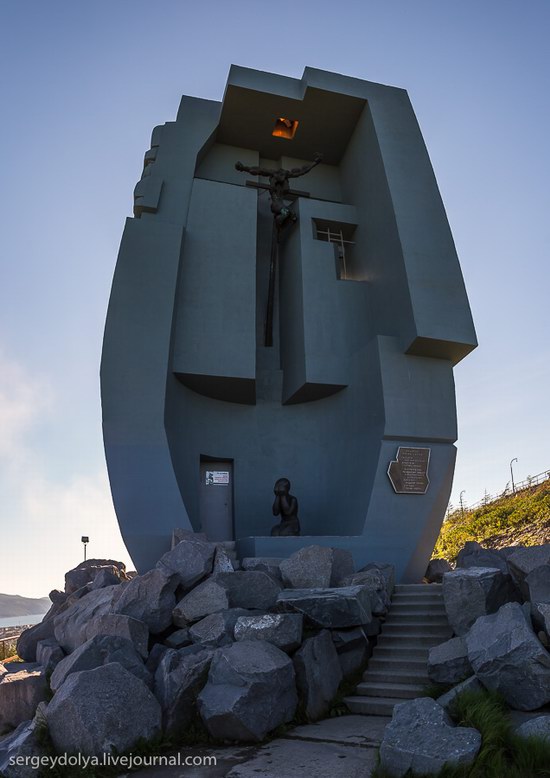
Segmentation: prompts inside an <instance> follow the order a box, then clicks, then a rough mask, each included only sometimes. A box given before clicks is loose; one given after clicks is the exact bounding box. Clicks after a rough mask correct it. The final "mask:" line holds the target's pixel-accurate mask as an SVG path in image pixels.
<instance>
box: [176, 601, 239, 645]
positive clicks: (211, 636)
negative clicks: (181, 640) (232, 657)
mask: <svg viewBox="0 0 550 778" xmlns="http://www.w3.org/2000/svg"><path fill="white" fill-rule="evenodd" d="M248 613H249V611H247V610H245V609H244V608H230V609H229V610H225V611H220V612H219V613H212V614H211V615H210V616H205V617H204V619H201V620H200V621H199V622H197V623H196V624H193V626H192V627H190V628H189V636H190V638H191V640H192V641H193V643H201V644H202V645H203V646H210V647H211V648H216V647H218V646H227V645H229V643H233V630H234V628H235V624H236V622H237V619H238V618H239V617H241V616H243V615H248Z"/></svg>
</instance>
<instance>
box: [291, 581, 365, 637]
mask: <svg viewBox="0 0 550 778" xmlns="http://www.w3.org/2000/svg"><path fill="white" fill-rule="evenodd" d="M277 608H278V610H279V611H281V612H286V613H302V614H303V615H304V616H305V618H306V619H307V621H308V622H309V623H310V624H312V625H313V626H315V627H321V628H329V629H342V628H344V627H359V626H361V625H363V624H368V623H369V621H370V620H371V619H372V614H371V609H370V596H369V590H368V588H367V587H366V586H346V587H339V588H337V589H285V590H284V591H282V592H281V593H280V594H279V596H278V598H277Z"/></svg>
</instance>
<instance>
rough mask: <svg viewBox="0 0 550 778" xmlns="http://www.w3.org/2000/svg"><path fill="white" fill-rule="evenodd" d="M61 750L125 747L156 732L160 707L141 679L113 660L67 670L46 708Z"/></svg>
mask: <svg viewBox="0 0 550 778" xmlns="http://www.w3.org/2000/svg"><path fill="white" fill-rule="evenodd" d="M46 720H47V724H48V731H49V733H50V737H51V739H52V741H53V744H54V747H55V749H56V751H57V752H60V753H69V754H74V753H82V754H84V755H85V756H100V755H101V754H108V753H112V752H113V751H114V752H116V753H119V754H121V753H124V752H126V751H129V750H130V749H132V748H133V747H134V746H135V745H136V744H137V743H138V742H139V741H146V742H147V741H151V740H154V739H156V738H158V737H159V736H160V733H161V708H160V704H159V703H158V701H157V700H156V698H155V697H154V695H153V693H152V692H151V691H150V690H149V689H148V688H147V686H145V684H144V683H143V682H142V681H140V680H139V678H136V677H135V675H133V674H132V673H130V672H128V670H126V669H125V668H124V667H122V666H121V665H119V664H118V663H114V662H112V663H111V664H106V665H102V666H101V667H97V668H96V669H95V670H83V671H82V672H79V673H73V674H72V675H70V676H69V677H68V678H67V680H66V681H65V683H64V684H63V685H62V686H61V688H60V689H58V691H57V692H56V694H55V695H54V697H53V699H52V701H51V702H50V704H49V705H48V707H47V709H46Z"/></svg>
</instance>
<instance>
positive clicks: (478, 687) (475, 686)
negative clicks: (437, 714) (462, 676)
mask: <svg viewBox="0 0 550 778" xmlns="http://www.w3.org/2000/svg"><path fill="white" fill-rule="evenodd" d="M483 689H484V687H483V685H482V684H481V683H480V681H478V679H477V678H476V677H475V675H471V676H470V677H469V678H466V680H465V681H462V683H458V684H457V685H456V686H453V688H452V689H449V691H448V692H445V694H442V695H441V697H438V698H437V700H436V702H437V704H438V705H441V707H442V708H445V710H446V711H447V712H452V709H453V704H454V701H455V700H456V698H457V697H458V695H459V694H462V692H480V691H482V690H483Z"/></svg>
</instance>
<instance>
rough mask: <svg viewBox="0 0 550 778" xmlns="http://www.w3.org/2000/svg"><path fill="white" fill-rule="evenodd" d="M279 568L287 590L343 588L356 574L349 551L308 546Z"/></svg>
mask: <svg viewBox="0 0 550 778" xmlns="http://www.w3.org/2000/svg"><path fill="white" fill-rule="evenodd" d="M279 569H280V571H281V575H282V578H283V583H284V585H285V586H286V587H288V588H292V589H325V588H328V587H334V586H340V585H341V582H342V580H343V579H344V578H346V577H347V576H349V575H352V574H353V573H354V571H355V567H354V564H353V557H352V555H351V553H350V552H349V551H344V550H343V549H340V548H326V547H324V546H306V547H305V548H301V549H300V550H299V551H296V552H295V553H294V554H292V556H290V557H289V558H288V559H284V560H283V561H282V562H281V563H280V565H279Z"/></svg>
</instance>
